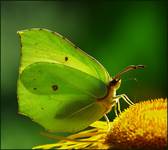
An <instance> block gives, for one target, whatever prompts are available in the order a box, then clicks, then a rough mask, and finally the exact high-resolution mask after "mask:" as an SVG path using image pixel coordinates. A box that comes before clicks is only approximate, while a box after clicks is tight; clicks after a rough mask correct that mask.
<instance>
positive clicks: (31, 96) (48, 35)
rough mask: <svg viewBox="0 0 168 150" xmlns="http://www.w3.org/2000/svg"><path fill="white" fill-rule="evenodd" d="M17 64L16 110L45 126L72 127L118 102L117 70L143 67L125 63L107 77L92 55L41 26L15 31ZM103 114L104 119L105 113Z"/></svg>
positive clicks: (72, 129) (85, 123) (83, 125)
mask: <svg viewBox="0 0 168 150" xmlns="http://www.w3.org/2000/svg"><path fill="white" fill-rule="evenodd" d="M18 34H19V35H20V38H21V49H22V51H21V63H20V69H19V80H18V98H19V100H18V103H19V112H20V113H21V114H24V115H26V116H28V117H30V118H32V119H33V120H34V121H35V122H37V123H39V124H41V125H42V126H43V127H45V128H46V129H47V130H49V131H53V132H54V131H60V132H76V131H79V130H82V129H84V128H86V127H88V126H89V125H90V124H91V123H93V122H94V121H96V120H99V119H100V118H101V117H102V116H103V115H106V114H107V113H108V112H109V111H110V110H111V108H112V107H113V106H114V105H116V104H117V103H118V104H119V98H121V97H122V98H123V99H124V100H125V101H126V102H127V103H129V104H130V103H131V101H130V100H129V99H128V98H127V97H126V96H125V95H124V94H122V95H119V96H117V95H116V90H117V89H118V88H119V86H120V83H121V80H120V75H121V74H122V73H123V72H126V71H128V70H131V69H136V68H143V66H141V65H138V66H129V67H127V68H125V69H124V70H123V71H122V72H120V73H119V74H117V75H116V76H115V77H114V78H111V77H110V75H109V74H108V72H107V71H106V69H105V68H104V67H103V66H102V65H101V64H100V63H99V62H98V61H97V60H96V59H94V58H93V57H91V56H89V55H88V54H86V53H85V52H83V51H82V50H80V49H79V48H78V47H76V46H75V45H73V44H72V43H71V42H70V41H68V40H67V39H66V38H64V37H63V36H61V35H59V34H58V33H56V32H52V31H49V30H46V29H28V30H23V31H19V32H18ZM106 119H107V118H106Z"/></svg>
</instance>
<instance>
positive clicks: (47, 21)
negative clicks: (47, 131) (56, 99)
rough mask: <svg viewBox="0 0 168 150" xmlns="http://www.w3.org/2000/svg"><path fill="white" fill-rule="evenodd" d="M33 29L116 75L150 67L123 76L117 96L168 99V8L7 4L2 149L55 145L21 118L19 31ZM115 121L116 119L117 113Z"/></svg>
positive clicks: (157, 5)
mask: <svg viewBox="0 0 168 150" xmlns="http://www.w3.org/2000/svg"><path fill="white" fill-rule="evenodd" d="M32 27H38V28H47V29H50V30H53V31H56V32H59V33H60V34H62V35H64V36H65V37H67V38H68V39H70V40H71V41H72V42H73V43H75V44H76V45H77V46H79V47H80V48H81V49H82V50H84V51H85V52H87V53H89V54H91V55H92V56H93V57H95V58H96V59H97V60H98V61H100V62H101V63H102V64H103V65H104V66H105V68H106V69H107V70H108V71H109V73H110V74H111V75H112V76H114V75H115V74H116V73H118V72H119V71H120V70H122V69H123V68H124V67H126V66H128V65H132V64H143V65H145V66H146V68H145V69H144V70H137V71H132V72H129V73H127V74H125V75H123V77H122V79H123V80H122V86H121V88H120V89H119V90H118V94H121V93H126V94H127V95H128V96H129V98H130V99H132V100H133V101H134V102H138V101H140V100H147V99H151V98H159V97H166V96H167V75H168V72H167V52H166V44H167V43H166V11H165V7H164V3H157V2H154V1H148V2H145V1H143V2H138V1H137V2H136V1H134V2H133V1H132V2H110V1H97V2H95V3H89V2H87V1H86V2H82V1H80V2H75V1H71V2H68V1H47V2H45V1H23V2H21V1H14V2H12V1H6V2H5V1H4V2H1V148H2V149H5V148H6V149H9V148H11V149H14V148H18V149H19V148H21V149H23V148H32V146H35V145H39V144H45V143H52V142H54V141H53V140H51V139H48V138H46V137H43V136H41V135H40V134H39V133H40V131H43V128H42V127H40V126H39V125H37V124H36V123H34V122H32V121H31V120H30V119H29V118H26V117H24V116H21V115H19V114H18V113H17V111H18V106H17V98H16V83H17V76H18V67H19V60H20V56H19V51H20V46H19V45H20V43H19V38H18V36H17V34H16V32H17V31H18V30H22V29H26V28H32ZM46 54H47V53H46ZM135 78H136V80H135ZM121 103H122V106H123V107H124V108H125V107H127V105H125V103H124V102H123V101H122V102H121ZM110 118H114V115H113V112H112V113H111V115H110Z"/></svg>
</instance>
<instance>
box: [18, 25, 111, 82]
mask: <svg viewBox="0 0 168 150" xmlns="http://www.w3.org/2000/svg"><path fill="white" fill-rule="evenodd" d="M18 34H19V35H20V37H21V46H22V58H21V68H20V73H21V72H22V71H23V70H24V68H25V67H26V66H27V65H29V64H33V63H35V62H44V61H45V62H53V63H61V64H64V65H66V66H70V67H72V68H75V69H78V70H80V71H82V72H85V73H88V74H89V75H92V76H94V77H95V78H97V79H99V80H101V81H103V82H104V83H105V84H108V82H109V80H110V76H109V74H108V72H107V71H106V69H105V68H104V67H103V66H102V65H101V64H100V63H99V62H98V61H97V60H96V59H94V58H93V57H91V56H89V55H88V54H86V53H85V52H83V51H82V50H80V49H79V48H78V47H76V46H75V45H74V44H72V43H71V42H70V41H68V40H67V39H66V38H64V37H63V36H62V35H59V34H58V33H56V32H52V31H49V30H46V29H38V28H37V29H29V30H23V31H19V32H18Z"/></svg>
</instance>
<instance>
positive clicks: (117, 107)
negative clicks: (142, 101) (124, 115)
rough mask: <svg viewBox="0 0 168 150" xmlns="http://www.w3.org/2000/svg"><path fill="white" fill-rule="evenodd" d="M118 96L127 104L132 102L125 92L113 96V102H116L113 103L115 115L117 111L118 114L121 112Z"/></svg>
mask: <svg viewBox="0 0 168 150" xmlns="http://www.w3.org/2000/svg"><path fill="white" fill-rule="evenodd" d="M120 98H122V99H123V100H124V101H125V102H126V103H127V104H129V105H133V104H134V103H133V102H132V101H131V100H130V99H129V98H128V97H127V95H125V94H121V95H117V96H116V97H114V99H115V102H116V103H115V105H114V112H115V114H116V116H117V117H118V112H119V114H120V113H121V109H120V101H119V99H120Z"/></svg>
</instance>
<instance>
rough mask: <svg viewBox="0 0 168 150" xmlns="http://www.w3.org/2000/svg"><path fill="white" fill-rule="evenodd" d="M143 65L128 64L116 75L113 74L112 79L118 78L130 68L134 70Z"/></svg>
mask: <svg viewBox="0 0 168 150" xmlns="http://www.w3.org/2000/svg"><path fill="white" fill-rule="evenodd" d="M144 68H145V66H144V65H131V66H128V67H126V68H124V69H123V70H122V71H121V72H119V73H118V74H117V75H116V76H114V78H113V79H119V78H120V76H121V75H122V74H124V73H126V72H128V71H130V70H135V69H144Z"/></svg>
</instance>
